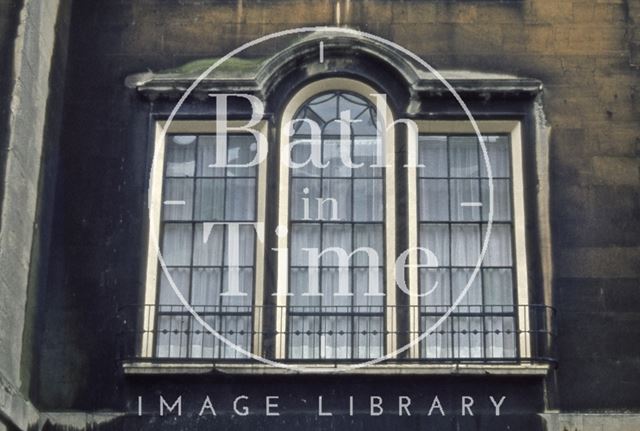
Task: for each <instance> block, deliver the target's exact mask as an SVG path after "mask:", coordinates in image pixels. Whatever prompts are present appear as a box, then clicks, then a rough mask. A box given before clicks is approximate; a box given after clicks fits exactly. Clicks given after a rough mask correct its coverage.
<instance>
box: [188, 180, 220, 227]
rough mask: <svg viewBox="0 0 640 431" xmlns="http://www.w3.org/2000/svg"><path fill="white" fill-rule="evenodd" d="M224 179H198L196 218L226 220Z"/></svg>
mask: <svg viewBox="0 0 640 431" xmlns="http://www.w3.org/2000/svg"><path fill="white" fill-rule="evenodd" d="M223 199H224V180H223V179H215V180H214V179H205V180H201V179H198V180H196V213H195V219H196V220H216V221H219V220H224V200H223Z"/></svg>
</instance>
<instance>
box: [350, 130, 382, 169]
mask: <svg viewBox="0 0 640 431" xmlns="http://www.w3.org/2000/svg"><path fill="white" fill-rule="evenodd" d="M378 151H380V152H381V153H380V156H379V155H378ZM378 159H380V160H378ZM360 163H362V164H363V165H362V166H361V167H359V168H354V169H353V175H354V176H355V177H381V176H382V168H379V167H376V168H372V167H371V166H384V164H385V161H384V155H383V154H382V149H381V148H380V149H378V142H377V140H375V139H371V138H356V139H354V147H353V164H354V165H359V164H360Z"/></svg>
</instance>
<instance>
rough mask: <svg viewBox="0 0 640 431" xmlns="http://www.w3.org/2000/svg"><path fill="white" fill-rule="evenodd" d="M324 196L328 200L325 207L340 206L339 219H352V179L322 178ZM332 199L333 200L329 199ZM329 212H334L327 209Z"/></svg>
mask: <svg viewBox="0 0 640 431" xmlns="http://www.w3.org/2000/svg"><path fill="white" fill-rule="evenodd" d="M322 198H323V200H326V201H325V203H324V206H323V208H324V209H325V211H327V208H331V207H332V206H335V207H337V208H338V210H337V213H338V220H340V221H347V220H351V181H350V180H339V179H338V180H322ZM328 199H332V200H328ZM326 214H327V216H328V214H333V209H331V212H328V211H327V213H326Z"/></svg>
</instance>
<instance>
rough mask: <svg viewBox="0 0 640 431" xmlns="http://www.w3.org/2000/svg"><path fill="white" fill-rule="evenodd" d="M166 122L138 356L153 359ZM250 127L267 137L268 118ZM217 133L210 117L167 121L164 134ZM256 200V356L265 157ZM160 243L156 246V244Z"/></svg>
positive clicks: (153, 196)
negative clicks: (167, 126)
mask: <svg viewBox="0 0 640 431" xmlns="http://www.w3.org/2000/svg"><path fill="white" fill-rule="evenodd" d="M248 121H249V120H248V119H247V120H237V121H236V120H234V121H227V126H228V127H244V126H245V125H246V124H247V122H248ZM165 124H166V122H165V121H156V122H155V127H154V140H153V142H154V147H153V164H152V168H151V172H150V178H149V239H148V245H147V256H146V262H147V264H146V276H145V283H144V287H145V293H144V304H145V307H144V312H143V324H142V330H143V332H142V337H141V343H140V346H139V350H138V354H139V357H141V358H150V359H152V358H154V357H155V351H154V345H155V325H156V307H155V305H156V299H157V292H158V267H159V262H158V256H157V251H156V244H154V241H152V238H153V237H152V235H153V234H155V238H156V239H157V238H159V237H160V224H161V213H162V189H163V180H164V158H165V142H164V140H163V139H162V138H163V136H162V133H161V132H162V129H163V128H164V126H165ZM251 129H252V130H256V131H258V132H260V133H262V134H263V136H268V134H267V131H268V123H267V121H264V120H262V121H260V122H258V123H257V124H256V125H255V126H254V127H252V128H251ZM216 132H217V122H216V121H213V120H186V121H185V120H174V121H172V122H171V124H169V128H168V129H167V131H166V135H169V134H188V135H199V134H215V133H216ZM165 140H166V137H165ZM257 189H258V193H257V202H256V236H255V238H256V241H255V247H256V250H255V252H256V253H255V276H254V289H253V295H254V298H253V301H254V307H253V313H252V322H253V332H254V334H253V343H252V353H253V354H255V355H261V354H262V344H263V343H262V323H263V322H262V321H263V315H262V313H261V312H260V311H261V310H262V309H263V301H264V289H263V286H264V264H265V261H264V259H265V244H264V238H265V216H266V191H267V160H266V158H265V160H262V161H261V162H260V163H259V165H258V177H257ZM158 246H159V245H158Z"/></svg>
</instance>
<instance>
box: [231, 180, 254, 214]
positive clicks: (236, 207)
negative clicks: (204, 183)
mask: <svg viewBox="0 0 640 431" xmlns="http://www.w3.org/2000/svg"><path fill="white" fill-rule="evenodd" d="M255 184H256V180H255V179H251V178H243V179H228V180H227V193H226V197H225V219H226V220H230V221H250V220H255V203H256V187H255Z"/></svg>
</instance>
